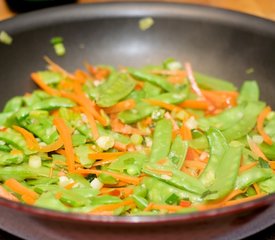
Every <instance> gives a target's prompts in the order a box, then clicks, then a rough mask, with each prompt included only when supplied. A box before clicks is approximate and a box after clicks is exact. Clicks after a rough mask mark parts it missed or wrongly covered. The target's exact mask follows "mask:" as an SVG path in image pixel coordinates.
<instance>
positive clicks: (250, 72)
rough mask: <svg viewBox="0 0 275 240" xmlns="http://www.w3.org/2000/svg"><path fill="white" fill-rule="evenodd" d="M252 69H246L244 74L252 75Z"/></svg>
mask: <svg viewBox="0 0 275 240" xmlns="http://www.w3.org/2000/svg"><path fill="white" fill-rule="evenodd" d="M254 71H255V70H254V68H248V69H246V71H245V73H246V74H252V73H254Z"/></svg>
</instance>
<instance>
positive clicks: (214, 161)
mask: <svg viewBox="0 0 275 240" xmlns="http://www.w3.org/2000/svg"><path fill="white" fill-rule="evenodd" d="M207 139H208V143H209V146H210V158H209V160H208V163H207V166H206V168H205V169H204V171H203V172H202V174H201V175H200V178H199V179H200V181H201V182H202V183H203V184H204V185H205V186H206V187H209V186H210V185H212V184H213V182H214V181H215V179H216V175H217V174H218V172H217V170H218V168H219V166H220V164H221V162H222V161H223V156H224V154H225V152H226V150H227V149H228V144H227V141H226V139H225V137H224V136H223V134H222V133H221V132H220V131H219V130H218V129H215V128H210V129H209V130H208V132H207Z"/></svg>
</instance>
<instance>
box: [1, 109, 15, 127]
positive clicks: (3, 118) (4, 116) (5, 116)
mask: <svg viewBox="0 0 275 240" xmlns="http://www.w3.org/2000/svg"><path fill="white" fill-rule="evenodd" d="M12 115H13V113H12V112H7V113H4V112H2V113H0V126H3V125H6V123H7V120H8V119H9V118H10V117H11V116H12Z"/></svg>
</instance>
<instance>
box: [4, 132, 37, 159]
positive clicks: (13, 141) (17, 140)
mask: <svg viewBox="0 0 275 240" xmlns="http://www.w3.org/2000/svg"><path fill="white" fill-rule="evenodd" d="M0 140H1V141H3V142H5V143H7V144H10V145H12V146H13V147H14V148H16V149H18V150H21V151H23V152H24V153H25V154H31V153H34V152H35V151H31V150H29V149H28V147H27V144H26V141H25V139H24V137H23V136H22V135H21V134H20V133H18V132H16V131H15V130H13V129H11V128H7V129H6V130H5V131H0Z"/></svg>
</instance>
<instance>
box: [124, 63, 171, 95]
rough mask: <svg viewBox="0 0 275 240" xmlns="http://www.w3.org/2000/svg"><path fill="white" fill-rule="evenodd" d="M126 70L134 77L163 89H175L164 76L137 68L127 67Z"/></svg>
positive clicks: (169, 90)
mask: <svg viewBox="0 0 275 240" xmlns="http://www.w3.org/2000/svg"><path fill="white" fill-rule="evenodd" d="M128 72H129V73H130V74H131V75H132V76H133V77H134V78H136V79H138V80H142V81H147V82H149V83H152V84H155V85H157V86H159V87H161V88H162V89H164V90H165V91H168V92H172V91H174V90H175V87H174V86H173V84H172V83H170V82H168V81H167V80H166V79H165V78H163V77H160V76H157V75H154V74H150V73H147V72H145V71H142V70H137V69H134V68H128Z"/></svg>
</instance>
